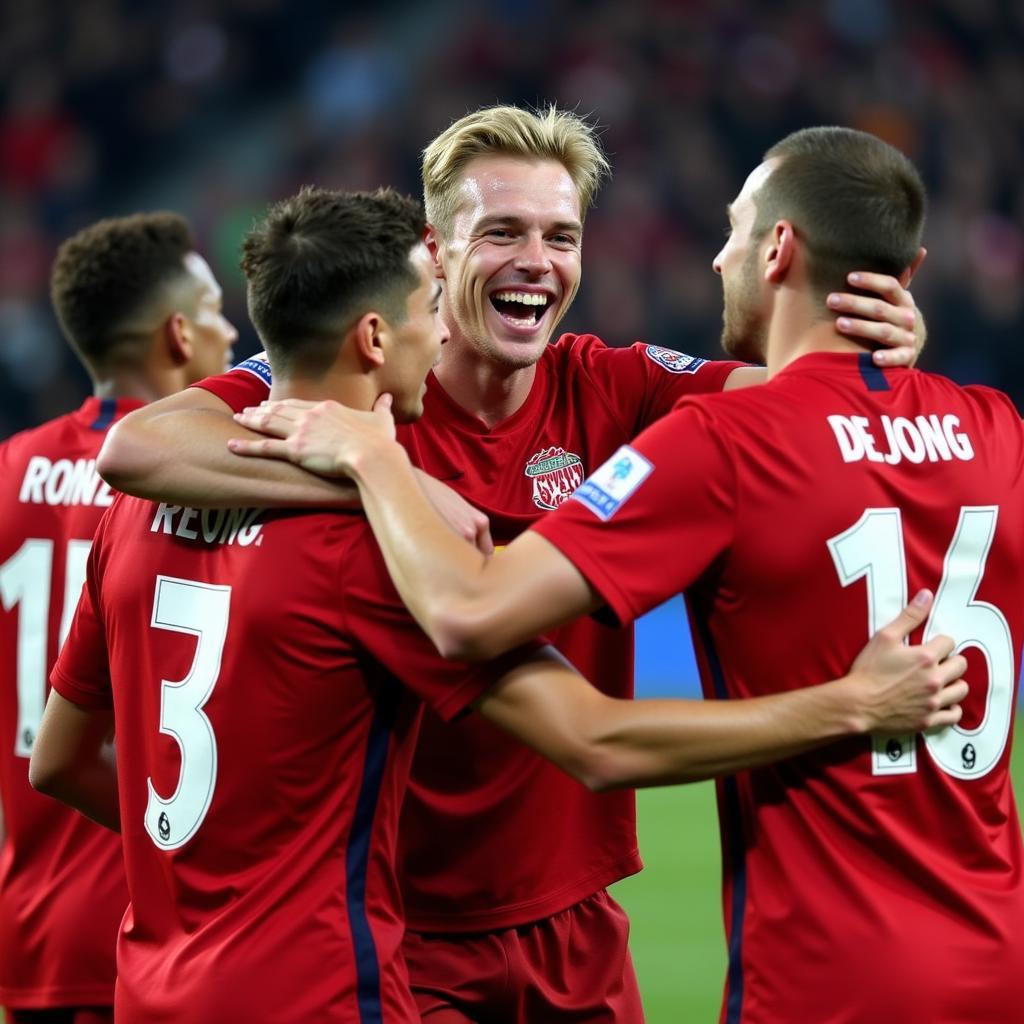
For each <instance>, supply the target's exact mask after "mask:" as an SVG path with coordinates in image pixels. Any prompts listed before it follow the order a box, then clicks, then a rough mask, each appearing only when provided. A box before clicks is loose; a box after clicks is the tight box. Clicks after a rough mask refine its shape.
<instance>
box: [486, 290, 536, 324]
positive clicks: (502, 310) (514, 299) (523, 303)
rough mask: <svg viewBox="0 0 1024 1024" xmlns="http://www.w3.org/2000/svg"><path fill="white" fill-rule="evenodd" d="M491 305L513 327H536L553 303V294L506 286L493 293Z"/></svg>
mask: <svg viewBox="0 0 1024 1024" xmlns="http://www.w3.org/2000/svg"><path fill="white" fill-rule="evenodd" d="M491 305H492V306H493V307H494V309H495V310H496V312H497V313H498V315H499V316H500V317H501V318H502V320H504V321H505V322H506V323H508V324H511V325H512V326H513V327H536V326H537V324H539V323H540V321H541V319H542V318H543V316H544V314H545V313H546V312H547V309H548V306H550V305H551V296H549V295H545V294H543V293H540V292H520V291H515V290H514V289H511V288H506V289H504V290H503V291H500V292H495V293H494V294H493V295H491Z"/></svg>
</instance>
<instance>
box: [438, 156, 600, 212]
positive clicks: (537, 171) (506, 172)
mask: <svg viewBox="0 0 1024 1024" xmlns="http://www.w3.org/2000/svg"><path fill="white" fill-rule="evenodd" d="M457 212H458V213H459V214H461V215H463V216H468V217H469V218H470V219H471V220H473V221H477V220H481V219H483V218H485V217H491V216H509V217H524V218H525V217H537V216H545V217H550V218H551V219H557V220H562V221H578V220H579V217H580V201H579V195H578V194H577V192H576V186H575V185H574V184H573V181H572V178H571V177H570V175H569V172H568V171H567V170H566V169H565V167H563V166H562V164H560V163H559V162H558V161H557V160H547V159H536V160H529V159H524V158H521V157H508V156H484V157H477V158H476V159H475V160H471V161H470V162H469V163H468V164H467V165H466V168H465V170H464V171H463V174H462V179H461V182H460V187H459V204H458V208H457Z"/></svg>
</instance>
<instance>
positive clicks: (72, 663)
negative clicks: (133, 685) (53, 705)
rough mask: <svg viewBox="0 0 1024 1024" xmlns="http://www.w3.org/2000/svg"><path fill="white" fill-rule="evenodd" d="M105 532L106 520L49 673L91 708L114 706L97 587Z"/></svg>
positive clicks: (74, 701) (59, 687) (54, 681)
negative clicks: (72, 617) (62, 640)
mask: <svg viewBox="0 0 1024 1024" xmlns="http://www.w3.org/2000/svg"><path fill="white" fill-rule="evenodd" d="M105 519H106V517H104V521H105ZM102 534H103V521H101V523H100V528H99V530H98V531H97V535H96V539H95V540H94V542H93V547H92V551H91V552H90V553H89V564H88V568H87V570H86V577H85V586H83V587H82V596H81V598H80V599H79V601H78V608H77V609H76V611H75V617H74V619H73V620H72V622H71V629H70V630H69V632H68V637H67V640H66V641H65V643H64V646H63V647H62V648H61V650H60V654H59V656H58V657H57V661H56V663H55V664H54V666H53V670H52V671H51V673H50V685H51V686H52V687H53V688H54V689H55V690H56V691H57V692H58V693H59V694H60V695H61V696H62V697H64V698H65V699H66V700H69V701H71V703H72V704H77V705H78V706H79V707H83V708H89V709H90V710H100V709H104V708H111V707H113V705H114V698H113V694H112V692H111V688H110V661H109V658H108V655H107V638H106V631H105V630H104V627H103V619H102V615H101V612H100V607H101V606H100V602H99V594H98V587H97V580H98V579H99V578H100V575H101V573H100V570H99V569H98V562H99V551H100V548H101V538H102Z"/></svg>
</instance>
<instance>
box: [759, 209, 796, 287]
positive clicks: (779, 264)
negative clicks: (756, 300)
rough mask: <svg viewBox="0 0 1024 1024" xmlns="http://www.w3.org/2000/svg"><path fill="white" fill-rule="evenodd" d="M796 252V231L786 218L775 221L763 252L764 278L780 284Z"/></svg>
mask: <svg viewBox="0 0 1024 1024" xmlns="http://www.w3.org/2000/svg"><path fill="white" fill-rule="evenodd" d="M795 254H796V233H795V232H794V230H793V225H792V223H790V221H788V220H780V221H777V222H776V224H775V226H774V227H773V228H772V230H771V237H770V241H769V244H768V246H767V248H766V249H765V253H764V279H765V280H766V281H769V282H771V283H772V284H781V283H782V281H783V280H784V279H785V277H786V274H787V273H789V268H790V265H791V264H792V262H793V257H794V255H795Z"/></svg>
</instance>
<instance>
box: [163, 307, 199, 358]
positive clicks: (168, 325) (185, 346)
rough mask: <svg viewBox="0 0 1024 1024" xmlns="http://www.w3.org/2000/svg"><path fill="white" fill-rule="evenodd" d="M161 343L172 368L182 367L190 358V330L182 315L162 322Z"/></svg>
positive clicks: (171, 316) (176, 314) (175, 314)
mask: <svg viewBox="0 0 1024 1024" xmlns="http://www.w3.org/2000/svg"><path fill="white" fill-rule="evenodd" d="M161 341H162V342H163V346H164V350H165V351H166V353H167V357H168V359H169V360H170V362H171V365H172V366H184V365H185V364H186V363H187V362H188V361H189V360H190V359H191V358H192V328H191V325H190V324H189V322H188V320H187V319H186V318H185V316H184V315H183V314H182V313H172V314H171V315H170V316H169V317H168V318H167V319H166V320H165V321H164V325H163V329H162V331H161Z"/></svg>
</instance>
